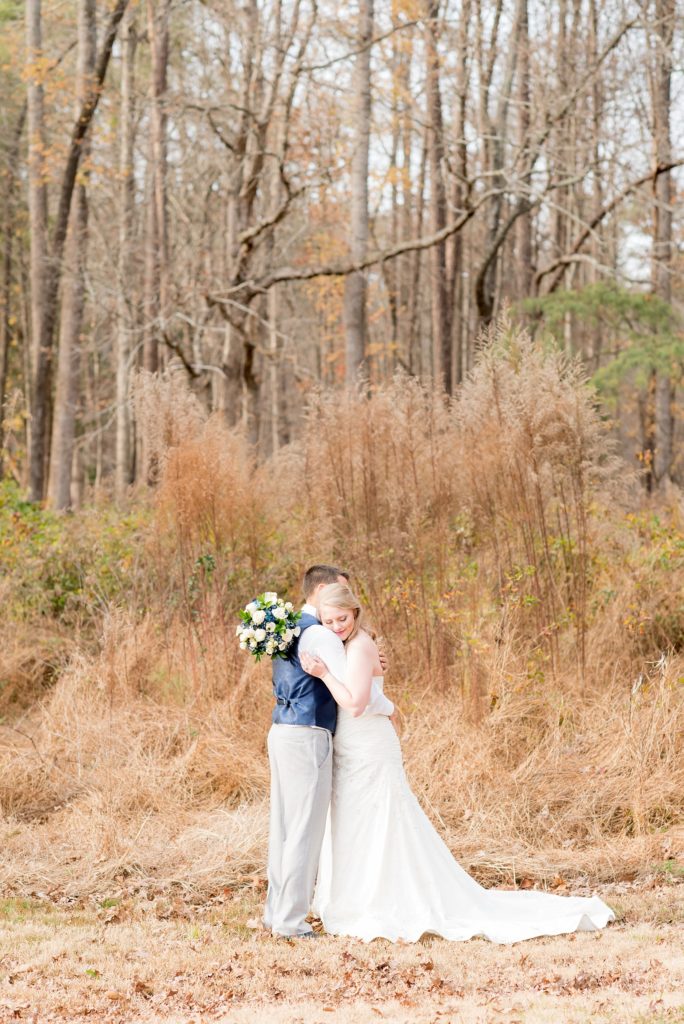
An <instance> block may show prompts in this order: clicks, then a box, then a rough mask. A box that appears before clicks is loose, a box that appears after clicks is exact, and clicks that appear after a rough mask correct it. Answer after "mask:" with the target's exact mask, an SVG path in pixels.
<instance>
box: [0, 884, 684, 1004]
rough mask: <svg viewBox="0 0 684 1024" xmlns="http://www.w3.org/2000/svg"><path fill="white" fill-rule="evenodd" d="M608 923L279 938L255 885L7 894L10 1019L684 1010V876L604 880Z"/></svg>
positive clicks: (2, 908) (1, 936)
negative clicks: (79, 897) (517, 937)
mask: <svg viewBox="0 0 684 1024" xmlns="http://www.w3.org/2000/svg"><path fill="white" fill-rule="evenodd" d="M599 891H600V894H601V895H602V896H603V898H604V899H606V900H608V901H609V902H610V903H611V904H612V905H613V906H614V907H615V909H616V911H617V912H618V915H619V920H618V922H617V923H616V924H614V925H611V926H610V927H609V928H608V929H607V930H606V931H605V932H600V933H585V934H577V935H572V936H566V937H560V938H552V939H536V940H532V941H529V942H524V943H519V944H516V945H513V946H494V945H492V944H491V943H487V942H485V941H481V940H472V941H470V942H468V943H447V942H444V941H442V940H439V939H436V938H430V937H426V938H424V939H423V940H422V941H421V942H420V943H417V944H415V945H392V944H390V943H387V942H384V941H376V942H373V943H370V944H367V945H365V944H363V943H359V942H355V941H351V940H346V939H336V938H332V937H327V936H324V937H322V938H320V939H319V940H317V941H315V942H311V941H309V942H299V943H292V942H283V941H276V940H274V939H273V938H271V937H270V936H268V935H266V934H264V933H263V932H261V931H260V930H259V929H257V928H254V927H249V926H250V925H252V926H253V925H254V924H255V923H256V921H255V915H256V914H258V909H259V905H260V902H259V901H260V899H261V895H262V894H261V892H260V887H259V886H258V885H255V886H253V887H247V888H245V889H241V890H240V891H236V892H230V891H226V892H224V893H221V894H220V895H216V896H215V897H213V898H210V899H207V900H206V901H204V902H202V903H190V902H187V901H184V900H183V899H182V898H181V897H180V896H177V897H175V898H169V897H168V896H164V895H156V896H155V894H154V892H153V891H149V892H148V893H147V894H146V896H143V895H142V894H141V893H138V894H137V895H136V896H135V897H130V896H126V895H125V894H124V893H121V894H120V895H118V896H110V897H103V898H97V897H93V898H92V899H91V900H89V901H87V902H86V903H79V904H76V903H73V902H70V901H68V900H66V901H64V900H63V901H60V902H58V903H54V902H49V901H47V900H45V899H43V900H39V899H34V900H6V901H4V902H3V903H2V904H1V905H0V944H1V949H2V954H1V955H0V1020H1V1021H3V1022H5V1021H7V1022H9V1021H27V1022H36V1024H39V1022H40V1024H42V1022H46V1024H47V1022H64V1024H70V1022H82V1021H83V1022H85V1021H88V1022H96V1024H105V1022H108V1024H129V1022H131V1024H132V1022H137V1021H140V1022H143V1021H145V1022H150V1024H152V1022H162V1021H164V1022H174V1024H175V1022H177V1024H191V1022H194V1024H201V1022H207V1024H208V1022H212V1024H213V1022H223V1024H242V1022H248V1021H249V1022H255V1024H256V1022H261V1021H264V1022H265V1024H325V1022H327V1021H331V1022H332V1021H340V1022H342V1024H347V1022H348V1024H366V1022H371V1021H372V1022H376V1021H382V1020H386V1021H392V1022H396V1024H404V1022H405V1024H495V1022H497V1024H498V1022H501V1024H518V1022H519V1024H550V1022H559V1024H560V1022H563V1024H565V1022H568V1024H570V1022H575V1024H585V1022H586V1024H588V1022H596V1024H599V1022H606V1024H627V1022H630V1024H665V1022H669V1024H677V1022H679V1024H681V1022H682V1021H684V944H683V943H682V934H683V931H684V885H682V884H681V881H680V882H678V881H677V880H676V878H674V879H673V878H670V879H669V880H664V879H662V878H661V879H655V878H654V879H652V880H650V881H649V882H646V883H644V882H642V883H640V884H635V883H622V884H614V885H612V886H602V887H601V888H600V890H599Z"/></svg>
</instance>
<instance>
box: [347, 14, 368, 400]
mask: <svg viewBox="0 0 684 1024" xmlns="http://www.w3.org/2000/svg"><path fill="white" fill-rule="evenodd" d="M372 36H373V0H359V34H358V48H359V53H358V55H357V57H356V66H355V69H354V111H355V123H356V144H355V147H354V154H353V157H352V163H351V257H352V260H355V261H356V260H362V259H364V257H365V255H366V248H367V245H368V153H369V148H370V119H371V70H370V41H371V39H372ZM366 293H367V281H366V274H365V272H364V271H358V272H357V273H352V274H349V276H348V277H347V278H346V280H345V286H344V325H345V337H346V380H347V383H348V384H352V383H353V382H354V381H355V380H357V379H358V377H359V376H364V375H365V373H366V340H367V331H368V317H367V312H366Z"/></svg>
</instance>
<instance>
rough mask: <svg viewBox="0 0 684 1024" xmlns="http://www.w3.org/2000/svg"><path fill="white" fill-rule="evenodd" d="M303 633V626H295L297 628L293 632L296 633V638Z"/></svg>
mask: <svg viewBox="0 0 684 1024" xmlns="http://www.w3.org/2000/svg"><path fill="white" fill-rule="evenodd" d="M301 631H302V627H301V626H295V628H294V629H293V631H292V632H293V633H294V635H295V636H299V634H300V633H301Z"/></svg>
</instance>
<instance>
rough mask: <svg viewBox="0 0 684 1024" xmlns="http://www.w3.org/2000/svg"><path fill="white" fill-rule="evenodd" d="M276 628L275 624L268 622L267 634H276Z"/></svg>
mask: <svg viewBox="0 0 684 1024" xmlns="http://www.w3.org/2000/svg"><path fill="white" fill-rule="evenodd" d="M275 628H276V626H275V622H267V623H266V632H267V633H275Z"/></svg>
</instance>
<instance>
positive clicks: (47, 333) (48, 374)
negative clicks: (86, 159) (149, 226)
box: [26, 0, 128, 501]
mask: <svg viewBox="0 0 684 1024" xmlns="http://www.w3.org/2000/svg"><path fill="white" fill-rule="evenodd" d="M127 2H128V0H117V2H116V5H115V7H114V8H113V10H112V12H111V14H110V16H109V20H108V22H107V26H106V29H105V34H104V41H103V43H102V49H101V51H100V53H99V56H98V58H97V63H96V67H95V74H94V75H93V80H92V83H91V88H90V89H89V90H88V96H87V98H86V100H85V102H84V104H83V106H82V107H81V110H80V111H79V114H78V116H77V118H76V122H75V124H74V126H73V128H72V131H71V139H70V141H69V146H68V149H67V158H66V162H65V165H64V172H63V175H62V181H61V184H60V190H59V202H58V206H57V215H56V218H55V227H54V231H53V236H52V245H51V246H50V251H49V261H47V263H46V272H45V275H44V278H43V280H42V293H41V295H40V296H39V299H40V310H39V311H40V314H41V315H40V320H39V325H38V328H37V329H38V342H37V343H34V350H35V357H36V364H35V370H34V375H33V376H34V382H33V403H32V409H31V417H32V424H31V427H32V429H31V451H30V466H29V475H30V497H31V500H32V501H42V499H43V496H44V488H45V478H46V473H47V464H48V459H49V440H50V398H51V392H52V348H53V341H54V333H55V323H56V320H57V303H58V297H59V287H60V282H61V278H62V269H63V268H62V257H63V255H64V245H65V242H66V237H67V230H68V227H69V216H70V213H71V202H72V199H73V195H74V189H75V186H76V175H77V173H78V168H79V164H80V162H81V156H82V152H83V143H84V140H85V138H86V136H87V134H88V132H89V130H90V126H91V124H92V121H93V117H94V116H95V111H96V110H97V107H98V104H99V102H100V96H101V95H102V87H103V85H104V80H105V75H106V74H107V68H108V67H109V60H110V58H111V55H112V47H113V46H114V40H115V39H116V33H117V29H118V27H119V22H120V21H121V18H122V17H123V14H124V11H125V10H126V5H127ZM36 8H37V14H36ZM26 16H27V23H28V25H29V35H30V44H29V47H28V52H29V57H30V55H31V53H36V52H37V47H36V43H39V42H40V2H39V0H29V3H28V4H27V8H26ZM31 106H33V107H34V112H33V117H34V121H36V123H38V122H40V116H39V112H40V115H41V116H42V99H41V100H40V101H39V99H38V98H37V97H33V99H32V101H31V102H30V103H29V107H31ZM30 122H31V115H29V123H30ZM34 146H35V142H34ZM34 156H35V154H34ZM39 220H40V217H37V219H36V224H37V226H38V227H39V228H40V225H39ZM46 234H47V232H46V231H45V232H42V233H41V241H42V244H43V248H42V250H41V252H42V254H43V256H45V254H46V253H47V238H46ZM38 244H39V243H37V242H36V241H35V240H34V238H33V236H32V238H31V248H32V250H33V248H34V246H36V245H38ZM33 302H34V299H33V298H32V304H33Z"/></svg>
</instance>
